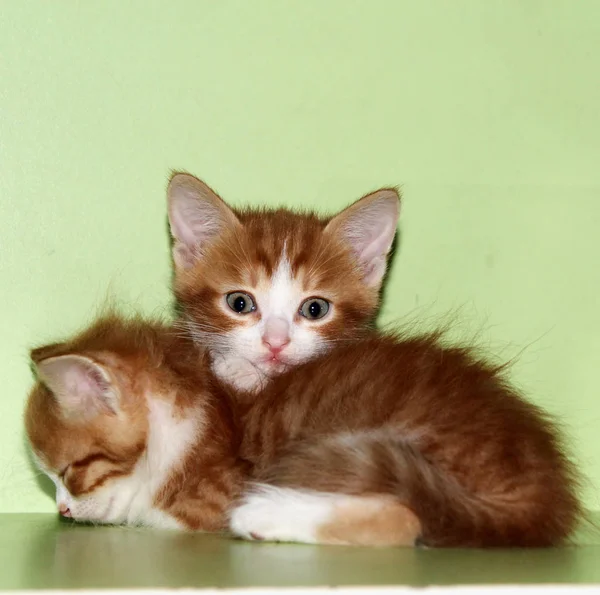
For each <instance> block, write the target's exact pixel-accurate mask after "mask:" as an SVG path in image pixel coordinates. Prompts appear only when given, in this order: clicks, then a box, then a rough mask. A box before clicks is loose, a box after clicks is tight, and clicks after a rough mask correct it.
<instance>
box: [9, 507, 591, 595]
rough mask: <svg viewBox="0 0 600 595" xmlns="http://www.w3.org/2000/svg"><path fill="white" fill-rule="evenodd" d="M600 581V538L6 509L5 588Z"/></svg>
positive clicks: (584, 533) (226, 586)
mask: <svg viewBox="0 0 600 595" xmlns="http://www.w3.org/2000/svg"><path fill="white" fill-rule="evenodd" d="M536 583H543V584H550V583H553V584H565V583H566V584H577V583H579V584H581V583H588V584H589V583H600V537H599V535H598V534H597V533H596V532H595V531H592V530H590V529H588V530H586V531H585V532H582V533H581V535H580V537H579V538H578V543H577V545H574V546H570V547H565V548H560V549H558V548H557V549H546V550H520V549H514V550H501V551H491V550H487V551H486V550H415V549H408V548H407V549H392V548H389V549H387V548H386V549H366V548H350V547H331V546H330V547H326V546H308V545H289V544H268V543H247V542H242V541H237V540H232V539H229V538H226V537H221V536H216V535H201V534H181V533H172V532H161V531H155V530H150V529H133V528H125V527H91V526H84V525H75V524H72V523H68V522H64V521H61V520H59V519H58V518H57V517H55V516H54V515H49V514H4V515H0V590H11V589H119V588H186V587H191V588H241V587H291V586H297V587H301V586H305V587H310V586H347V585H356V586H358V585H408V586H416V587H422V586H427V585H453V584H461V585H468V584H472V585H474V584H489V585H492V584H536Z"/></svg>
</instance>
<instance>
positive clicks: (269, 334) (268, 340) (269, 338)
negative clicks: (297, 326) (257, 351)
mask: <svg viewBox="0 0 600 595" xmlns="http://www.w3.org/2000/svg"><path fill="white" fill-rule="evenodd" d="M289 331H290V327H289V325H288V323H287V321H286V320H284V319H281V318H271V319H270V320H267V322H266V325H265V329H264V335H263V338H262V342H263V344H264V345H266V346H267V347H268V348H269V350H270V351H271V352H272V353H273V355H278V354H279V353H281V351H283V349H284V347H285V346H286V345H287V344H288V343H289V342H290V335H289Z"/></svg>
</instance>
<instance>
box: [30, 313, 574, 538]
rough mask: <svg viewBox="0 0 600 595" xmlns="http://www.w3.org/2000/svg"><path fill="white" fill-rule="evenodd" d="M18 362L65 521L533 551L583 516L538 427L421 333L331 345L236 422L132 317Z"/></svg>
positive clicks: (559, 457) (564, 534) (473, 361)
mask: <svg viewBox="0 0 600 595" xmlns="http://www.w3.org/2000/svg"><path fill="white" fill-rule="evenodd" d="M32 358H33V361H34V363H35V366H36V369H37V373H38V377H39V380H40V382H39V383H38V384H37V385H36V387H35V388H34V389H33V391H32V393H31V395H30V397H29V401H28V405H27V409H26V414H25V424H26V431H27V436H28V437H29V441H30V443H31V446H32V450H33V452H34V454H35V457H36V460H37V462H38V465H39V466H40V468H41V469H42V470H43V471H44V472H45V473H47V474H48V476H49V477H51V478H52V480H53V481H54V482H55V484H56V486H57V505H58V508H59V510H60V511H61V513H62V514H63V515H65V516H71V517H73V518H74V519H76V520H91V521H95V522H99V523H115V524H134V525H150V526H155V527H163V528H165V527H172V528H180V529H187V530H203V531H223V530H227V529H229V530H230V531H232V532H233V533H235V534H236V535H240V536H242V537H245V538H247V539H266V540H273V541H300V542H307V543H344V544H362V545H413V544H414V543H415V541H416V540H417V539H419V540H420V541H421V542H422V543H424V544H425V545H428V546H433V547H436V546H437V547H444V546H464V547H494V546H496V547H497V546H503V547H506V546H528V547H533V546H549V545H559V544H561V543H564V542H565V541H566V540H567V539H568V538H569V537H570V536H571V534H572V532H573V530H574V529H575V527H576V525H577V523H578V522H579V520H580V518H581V516H582V514H581V513H582V511H581V505H580V502H579V498H578V494H577V486H578V484H577V470H576V468H575V467H574V465H573V463H572V462H570V461H569V459H568V458H567V456H565V454H564V452H563V449H562V443H561V440H560V435H559V433H558V431H557V429H556V427H555V426H554V425H553V423H552V422H551V420H550V419H548V417H547V416H546V415H545V414H544V413H543V412H542V411H540V410H539V409H538V408H536V407H535V406H533V405H531V404H530V403H527V402H526V401H525V400H524V399H522V398H521V397H520V396H519V395H518V394H517V393H516V392H515V390H514V389H512V388H511V387H510V386H509V385H508V384H507V382H506V381H505V379H503V377H502V373H501V372H502V370H501V369H499V368H497V367H494V366H490V365H489V364H487V363H486V362H485V361H482V360H481V359H479V358H477V357H475V356H474V354H473V353H472V352H470V351H469V350H466V349H459V348H450V347H444V346H443V345H441V344H440V342H439V339H438V337H436V336H425V337H420V338H412V339H402V338H398V337H392V336H378V335H372V336H370V337H366V338H363V339H358V340H355V341H351V342H347V343H345V344H342V345H338V346H335V347H334V348H333V349H331V350H330V352H329V353H327V354H325V355H324V356H322V357H319V358H314V359H312V360H310V361H308V362H305V363H304V364H300V365H298V366H295V367H293V368H291V369H290V370H289V371H287V372H285V373H283V374H281V375H279V376H277V377H276V378H274V379H273V380H272V381H271V382H269V383H268V384H267V386H266V388H265V389H264V391H262V392H261V393H259V394H257V395H256V396H255V399H254V400H253V402H252V403H246V404H244V403H240V402H236V405H235V407H232V406H231V405H230V395H229V394H228V393H227V392H226V391H225V390H224V389H223V388H222V387H221V386H220V383H219V381H218V380H217V379H216V378H215V377H214V376H213V374H212V372H211V369H210V365H209V362H208V361H207V358H205V357H204V355H203V353H202V352H201V351H198V349H197V347H196V346H195V345H194V344H193V343H192V340H191V339H190V338H187V337H185V336H180V335H178V333H177V331H176V330H173V329H170V328H167V327H164V326H161V325H157V324H148V323H144V322H143V321H141V320H134V321H127V320H123V319H120V318H118V317H114V316H113V317H109V318H105V319H102V320H100V321H98V322H97V323H95V324H94V325H93V326H92V327H91V328H90V329H88V330H87V331H85V332H84V333H82V334H81V335H78V336H77V337H75V338H74V339H72V340H70V341H67V342H65V343H61V344H57V345H51V346H48V347H44V348H41V349H37V350H34V351H33V353H32ZM238 415H239V416H240V417H239V418H238V417H237V416H238Z"/></svg>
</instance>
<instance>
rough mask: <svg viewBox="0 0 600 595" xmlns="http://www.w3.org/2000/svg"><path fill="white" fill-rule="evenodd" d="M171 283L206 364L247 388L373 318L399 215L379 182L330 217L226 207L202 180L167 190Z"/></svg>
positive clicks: (182, 181) (184, 177)
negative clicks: (209, 360) (206, 356)
mask: <svg viewBox="0 0 600 595" xmlns="http://www.w3.org/2000/svg"><path fill="white" fill-rule="evenodd" d="M168 200H169V221H170V226H171V233H172V236H173V260H174V265H175V281H174V289H175V295H176V298H177V300H178V303H179V304H180V306H181V307H182V310H183V319H184V321H185V323H186V324H187V327H188V329H189V331H190V333H191V335H192V336H193V337H194V338H195V339H196V340H197V341H198V342H199V343H200V344H202V345H205V346H207V348H208V349H209V351H210V354H211V357H212V361H213V370H214V372H215V373H216V374H217V375H218V376H219V377H220V378H221V379H222V380H223V381H225V382H227V383H229V384H231V385H233V386H234V387H236V388H239V389H243V390H245V391H255V390H257V389H259V388H260V387H261V386H262V385H263V384H264V381H266V380H268V379H269V378H272V377H273V376H275V375H277V374H278V373H280V372H282V371H283V370H285V369H287V368H289V367H290V366H294V365H298V364H299V363H301V362H304V361H307V360H308V359H310V358H312V357H313V356H315V355H318V354H321V353H323V352H325V351H327V350H328V349H330V348H331V346H332V345H334V344H336V343H338V342H340V341H344V340H346V339H348V338H351V337H355V336H357V335H359V334H360V333H361V332H363V331H364V330H365V328H367V327H368V326H369V325H370V324H371V323H372V321H373V319H374V317H375V315H376V313H377V310H378V306H379V294H380V289H381V284H382V280H383V278H384V275H385V272H386V266H387V257H388V253H389V252H390V249H391V246H392V242H393V240H394V235H395V232H396V226H397V222H398V214H399V205H400V203H399V195H398V192H397V191H396V190H394V189H391V188H385V189H382V190H378V191H377V192H373V193H372V194H369V195H367V196H364V197H363V198H361V199H360V200H358V201H356V202H355V203H354V204H352V205H351V206H350V207H348V208H347V209H345V210H343V211H342V212H341V213H339V214H337V215H336V216H335V217H320V216H318V215H316V214H315V213H312V212H296V211H291V210H288V209H283V208H282V209H261V208H259V209H251V208H246V209H233V208H231V207H229V206H228V205H227V204H226V203H225V202H224V201H223V200H222V199H221V198H220V197H219V196H218V195H217V194H216V193H215V192H214V191H213V190H212V189H211V188H209V187H208V186H207V185H206V184H205V183H204V182H202V181H200V180H198V179H197V178H195V177H193V176H191V175H188V174H176V175H175V176H173V178H172V179H171V182H170V184H169V188H168Z"/></svg>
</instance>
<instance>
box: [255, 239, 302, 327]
mask: <svg viewBox="0 0 600 595" xmlns="http://www.w3.org/2000/svg"><path fill="white" fill-rule="evenodd" d="M300 298H301V290H300V288H299V287H298V283H297V281H296V280H295V279H294V276H293V274H292V267H291V265H290V261H289V259H288V257H287V254H286V252H285V247H284V249H283V250H282V254H281V260H280V261H279V264H278V265H277V268H276V269H275V271H274V272H273V275H272V276H271V280H270V284H269V287H268V288H267V290H266V291H265V293H264V299H265V303H264V304H263V307H262V309H263V319H264V318H270V317H272V316H275V317H278V318H285V319H286V320H288V321H289V322H292V319H293V317H294V314H295V312H296V310H297V308H298V306H299V304H298V301H299V300H300Z"/></svg>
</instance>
